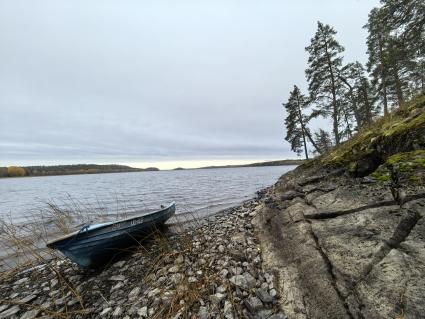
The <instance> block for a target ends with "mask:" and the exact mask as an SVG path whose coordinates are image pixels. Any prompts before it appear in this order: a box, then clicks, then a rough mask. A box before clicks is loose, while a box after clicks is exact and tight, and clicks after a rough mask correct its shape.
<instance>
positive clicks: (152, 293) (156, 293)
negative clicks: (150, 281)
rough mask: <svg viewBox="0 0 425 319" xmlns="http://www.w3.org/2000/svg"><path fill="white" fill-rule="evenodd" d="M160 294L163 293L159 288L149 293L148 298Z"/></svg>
mask: <svg viewBox="0 0 425 319" xmlns="http://www.w3.org/2000/svg"><path fill="white" fill-rule="evenodd" d="M160 292H161V290H159V289H158V288H155V289H153V290H151V291H149V292H148V298H151V297H154V296H156V295H159V293H160Z"/></svg>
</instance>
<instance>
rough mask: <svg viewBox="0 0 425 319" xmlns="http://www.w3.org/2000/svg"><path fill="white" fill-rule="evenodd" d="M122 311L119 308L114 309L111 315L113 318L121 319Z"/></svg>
mask: <svg viewBox="0 0 425 319" xmlns="http://www.w3.org/2000/svg"><path fill="white" fill-rule="evenodd" d="M122 313H123V310H122V308H121V307H120V306H118V307H116V308H115V310H114V312H113V313H112V316H113V317H121V315H122Z"/></svg>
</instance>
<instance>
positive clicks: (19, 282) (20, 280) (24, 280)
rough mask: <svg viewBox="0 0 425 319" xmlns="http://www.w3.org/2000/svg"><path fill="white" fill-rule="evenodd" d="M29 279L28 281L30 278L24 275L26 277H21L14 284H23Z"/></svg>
mask: <svg viewBox="0 0 425 319" xmlns="http://www.w3.org/2000/svg"><path fill="white" fill-rule="evenodd" d="M27 281H28V278H27V277H24V278H21V279H19V280H17V281H15V282H14V283H13V284H14V285H22V284H24V283H26V282H27Z"/></svg>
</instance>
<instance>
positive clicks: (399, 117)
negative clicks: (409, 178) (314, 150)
mask: <svg viewBox="0 0 425 319" xmlns="http://www.w3.org/2000/svg"><path fill="white" fill-rule="evenodd" d="M424 106H425V95H420V96H418V97H416V98H414V99H413V100H412V101H410V102H409V103H406V104H405V105H403V106H401V107H399V108H398V109H396V110H395V111H393V112H392V113H391V114H390V115H388V116H386V117H382V118H380V119H378V120H376V121H375V122H374V123H373V124H372V125H370V126H369V127H366V128H364V129H362V130H361V131H360V132H359V133H358V134H357V135H356V136H354V137H353V138H352V139H350V140H348V141H346V142H344V143H342V144H341V145H339V146H338V147H335V148H334V149H333V150H332V151H331V152H330V153H329V154H326V155H324V156H321V157H320V158H319V159H318V160H319V161H320V164H323V165H325V166H339V167H340V166H345V167H346V168H347V170H348V171H349V172H350V173H352V174H353V175H357V176H364V174H369V173H371V171H373V170H374V169H375V168H376V167H377V166H378V165H380V164H382V163H384V162H386V161H387V160H389V162H388V164H391V165H392V162H394V163H399V164H398V167H397V169H398V170H400V171H403V172H409V171H412V170H414V169H415V168H416V166H417V164H419V165H420V166H421V167H425V157H424V156H423V153H424V152H425V151H422V150H421V151H414V152H406V151H410V150H411V149H414V148H417V145H420V146H421V145H425V144H424V143H425V138H424V136H425V107H424ZM400 152H404V153H400ZM410 153H411V154H410ZM394 154H396V155H397V156H398V157H397V156H395V155H394ZM393 156H395V157H393ZM408 157H409V159H408ZM369 168H370V169H369ZM378 175H379V174H378ZM386 178H387V177H386V174H384V175H382V176H381V175H379V179H386Z"/></svg>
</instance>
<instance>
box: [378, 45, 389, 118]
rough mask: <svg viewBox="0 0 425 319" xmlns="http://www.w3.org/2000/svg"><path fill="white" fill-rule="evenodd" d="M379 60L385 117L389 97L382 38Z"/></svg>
mask: <svg viewBox="0 0 425 319" xmlns="http://www.w3.org/2000/svg"><path fill="white" fill-rule="evenodd" d="M378 45H379V59H380V60H381V61H380V62H381V63H380V68H381V72H380V73H381V81H382V98H383V100H384V115H385V116H387V115H388V97H387V74H386V71H385V67H384V53H383V48H382V42H381V38H379V44H378Z"/></svg>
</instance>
